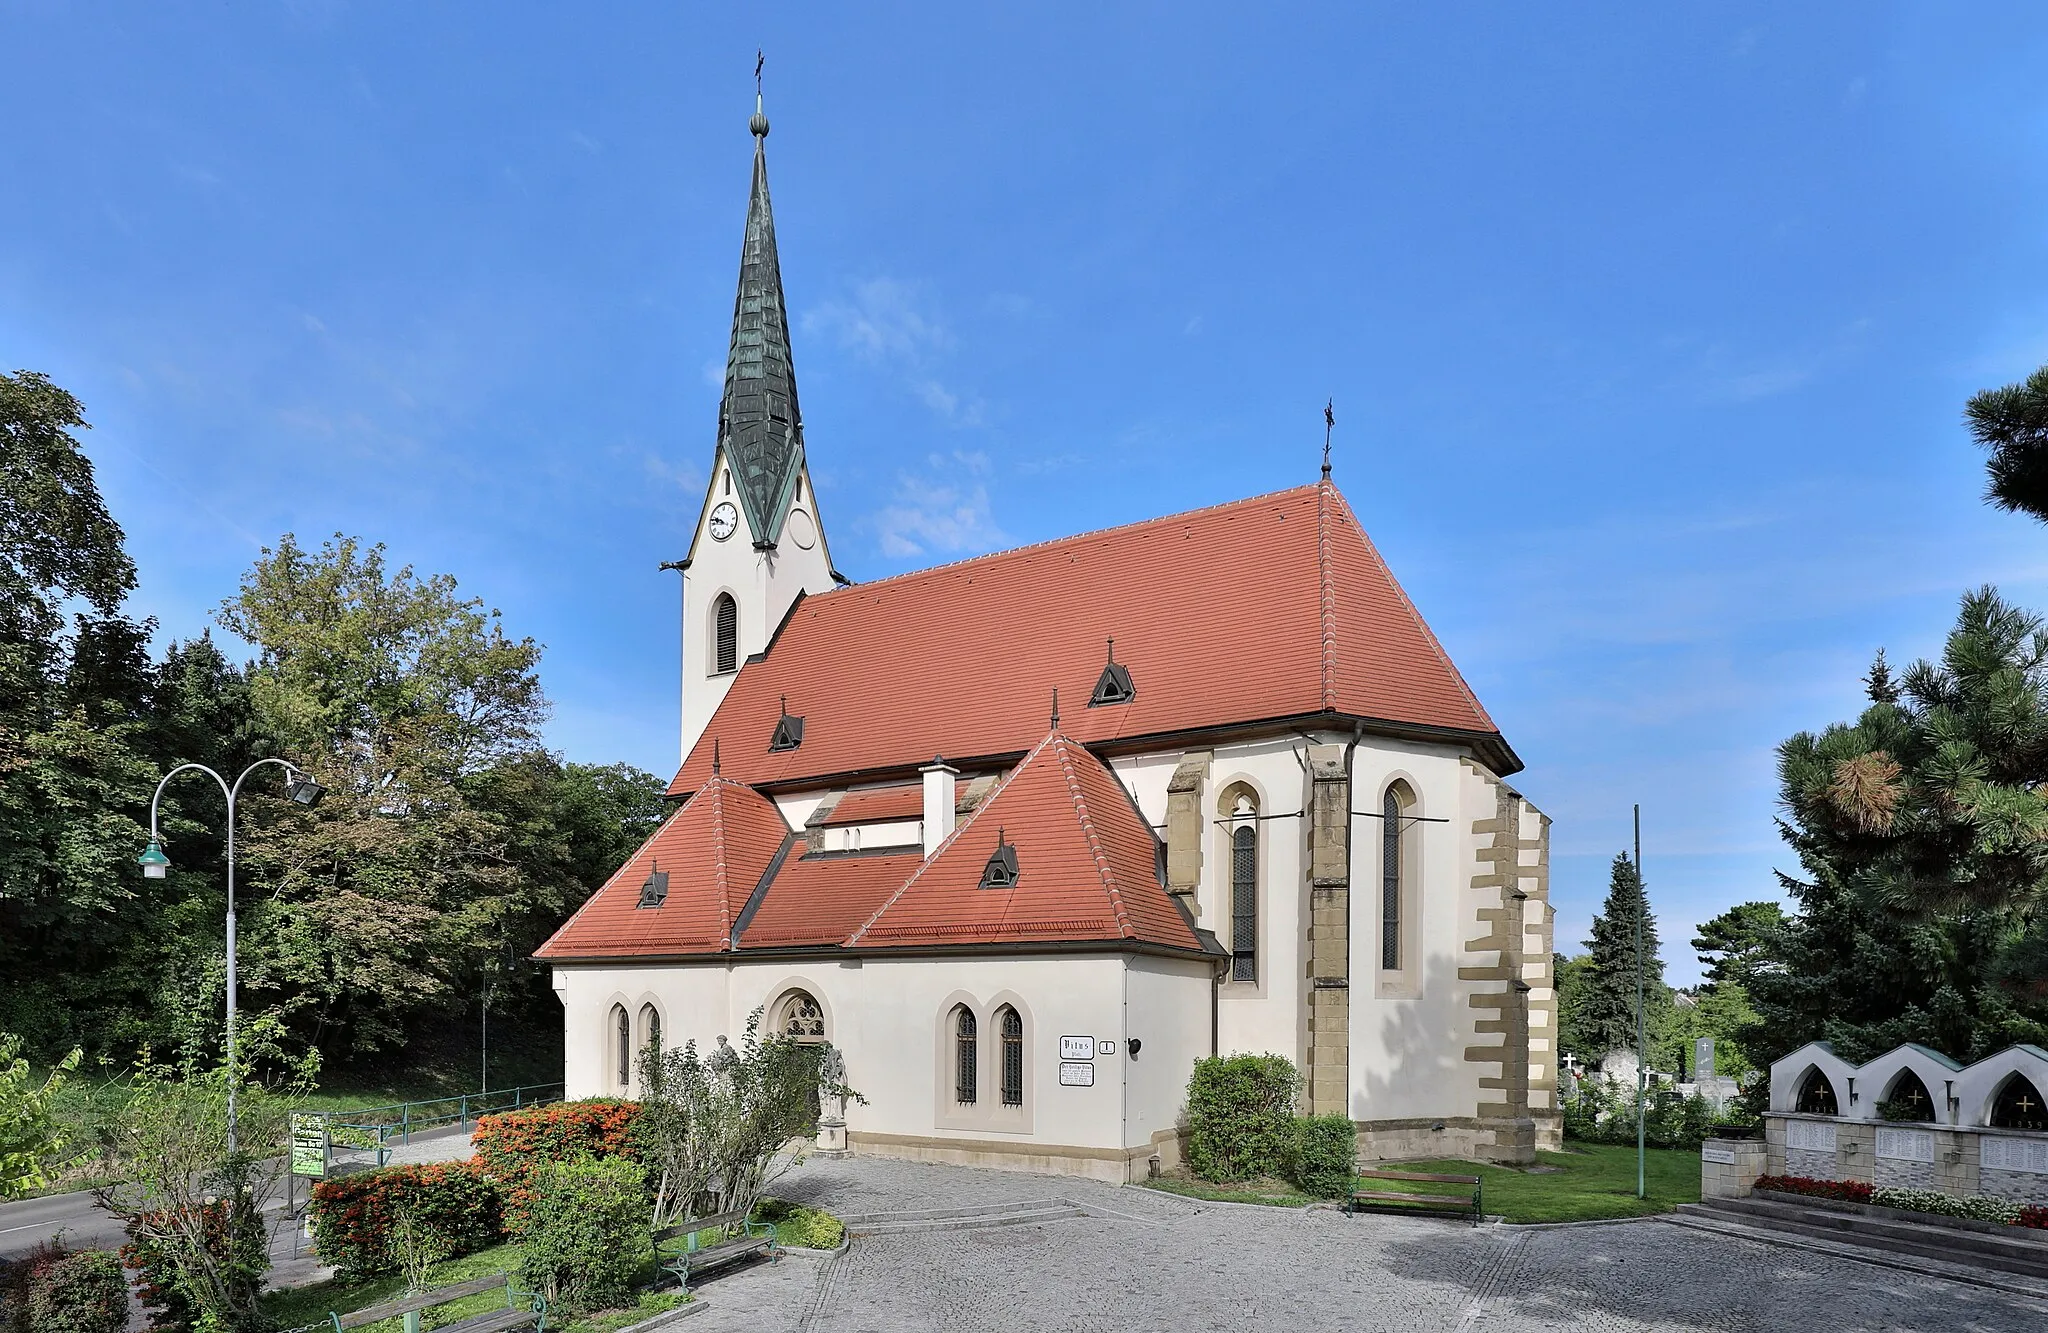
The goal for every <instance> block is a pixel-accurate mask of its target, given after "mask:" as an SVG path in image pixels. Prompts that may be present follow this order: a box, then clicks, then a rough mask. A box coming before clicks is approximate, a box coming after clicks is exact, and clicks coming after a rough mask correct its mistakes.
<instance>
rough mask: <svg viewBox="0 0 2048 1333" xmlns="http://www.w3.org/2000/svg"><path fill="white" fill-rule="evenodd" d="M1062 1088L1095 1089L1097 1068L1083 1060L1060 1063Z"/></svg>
mask: <svg viewBox="0 0 2048 1333" xmlns="http://www.w3.org/2000/svg"><path fill="white" fill-rule="evenodd" d="M1060 1086H1061V1087H1063V1088H1092V1087H1094V1086H1095V1066H1094V1065H1092V1064H1088V1063H1086V1062H1085V1061H1081V1060H1062V1061H1060Z"/></svg>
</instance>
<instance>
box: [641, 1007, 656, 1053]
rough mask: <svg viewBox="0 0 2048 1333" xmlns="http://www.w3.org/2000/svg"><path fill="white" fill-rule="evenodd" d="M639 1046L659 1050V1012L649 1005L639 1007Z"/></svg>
mask: <svg viewBox="0 0 2048 1333" xmlns="http://www.w3.org/2000/svg"><path fill="white" fill-rule="evenodd" d="M640 1038H641V1041H640V1044H641V1045H643V1046H652V1047H653V1048H654V1049H655V1050H657V1051H659V1050H660V1049H661V1011H660V1010H659V1009H656V1008H655V1007H654V1006H653V1005H651V1004H643V1005H641V1006H640Z"/></svg>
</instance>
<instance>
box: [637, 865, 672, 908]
mask: <svg viewBox="0 0 2048 1333" xmlns="http://www.w3.org/2000/svg"><path fill="white" fill-rule="evenodd" d="M667 901H668V871H666V870H663V869H662V868H661V862H659V861H656V862H655V863H654V872H653V873H652V874H650V875H648V877H647V882H646V883H645V884H642V885H641V886H640V906H642V907H659V906H661V905H662V904H663V903H665V902H667Z"/></svg>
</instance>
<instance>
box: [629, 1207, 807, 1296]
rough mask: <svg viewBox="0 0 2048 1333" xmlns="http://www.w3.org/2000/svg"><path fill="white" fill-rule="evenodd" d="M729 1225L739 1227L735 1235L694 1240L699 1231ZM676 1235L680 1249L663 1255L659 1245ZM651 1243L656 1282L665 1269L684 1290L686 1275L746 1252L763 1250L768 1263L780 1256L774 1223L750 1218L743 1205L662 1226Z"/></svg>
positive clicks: (735, 1259) (736, 1258)
mask: <svg viewBox="0 0 2048 1333" xmlns="http://www.w3.org/2000/svg"><path fill="white" fill-rule="evenodd" d="M733 1227H738V1228H739V1229H740V1230H739V1234H738V1235H736V1236H729V1237H726V1238H725V1239H722V1240H716V1241H713V1242H712V1243H711V1244H709V1245H704V1244H700V1243H699V1242H698V1239H697V1237H698V1236H699V1235H700V1234H701V1233H703V1232H706V1231H717V1232H719V1233H721V1234H722V1233H724V1232H725V1231H727V1230H729V1229H731V1228H733ZM678 1238H681V1240H682V1242H683V1248H682V1250H680V1251H679V1252H677V1253H675V1254H673V1255H670V1256H668V1257H667V1258H664V1257H663V1256H662V1253H661V1247H662V1246H663V1245H666V1244H668V1243H670V1242H672V1241H674V1240H676V1239H678ZM652 1243H653V1246H654V1267H655V1270H656V1277H655V1282H656V1284H657V1285H659V1283H660V1281H661V1278H660V1274H662V1273H667V1274H669V1275H671V1276H673V1277H674V1278H675V1280H676V1283H677V1285H679V1286H680V1287H681V1288H682V1289H683V1290H684V1291H688V1290H689V1289H690V1279H691V1278H692V1277H694V1276H696V1275H697V1274H699V1273H708V1272H710V1271H711V1270H713V1269H715V1268H723V1267H725V1266H726V1265H727V1264H731V1263H736V1262H738V1261H739V1260H741V1259H744V1258H747V1257H748V1256H749V1255H754V1254H765V1255H767V1256H768V1260H769V1262H770V1263H773V1262H774V1261H775V1260H777V1259H780V1258H781V1257H782V1246H781V1245H780V1244H779V1243H777V1241H776V1237H775V1225H774V1224H773V1223H772V1222H756V1221H754V1220H753V1219H752V1218H751V1217H750V1216H748V1214H747V1210H746V1209H744V1208H735V1209H733V1210H732V1211H731V1212H728V1213H718V1214H716V1215H714V1216H711V1217H693V1218H690V1219H689V1220H687V1221H684V1222H678V1223H677V1224H676V1225H674V1226H672V1227H662V1228H660V1229H659V1230H657V1231H655V1232H654V1233H653V1242H652Z"/></svg>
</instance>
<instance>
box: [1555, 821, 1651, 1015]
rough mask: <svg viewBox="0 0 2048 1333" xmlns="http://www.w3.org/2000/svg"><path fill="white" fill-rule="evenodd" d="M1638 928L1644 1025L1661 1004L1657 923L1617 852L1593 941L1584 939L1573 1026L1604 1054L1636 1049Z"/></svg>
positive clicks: (1630, 866) (1631, 867)
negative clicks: (1638, 928)
mask: <svg viewBox="0 0 2048 1333" xmlns="http://www.w3.org/2000/svg"><path fill="white" fill-rule="evenodd" d="M1638 920H1640V921H1641V922H1642V928H1643V942H1642V968H1643V987H1642V995H1643V1007H1644V1010H1645V1013H1646V1016H1647V1019H1648V1021H1649V1024H1650V1026H1652V1027H1654V1026H1655V1021H1656V1017H1657V1015H1658V1013H1659V1012H1660V1011H1661V1010H1662V1008H1663V1006H1664V1004H1665V1003H1666V1002H1667V998H1668V992H1667V991H1666V990H1665V987H1664V963H1663V960H1662V959H1661V958H1660V957H1659V956H1658V952H1657V923H1656V920H1655V918H1654V917H1652V916H1651V915H1650V902H1649V898H1648V897H1647V896H1646V895H1645V894H1644V892H1643V880H1642V876H1641V875H1639V874H1637V873H1636V866H1635V862H1633V861H1631V860H1630V859H1629V856H1628V853H1626V852H1623V853H1622V854H1621V855H1619V856H1617V857H1615V858H1614V868H1613V871H1612V873H1611V876H1610V878H1609V880H1608V886H1607V901H1606V902H1605V903H1603V904H1602V905H1601V908H1600V915H1598V916H1596V917H1594V918H1593V938H1591V939H1590V940H1587V941H1586V948H1587V950H1588V951H1589V966H1588V967H1587V970H1586V973H1587V974H1586V977H1585V981H1584V989H1583V990H1582V991H1581V992H1580V996H1581V998H1580V1001H1579V1004H1578V1006H1577V1008H1578V1012H1577V1014H1575V1015H1574V1023H1575V1026H1576V1029H1577V1031H1578V1032H1579V1034H1580V1040H1581V1041H1582V1042H1584V1043H1585V1044H1586V1045H1587V1046H1588V1047H1589V1048H1590V1049H1591V1050H1594V1051H1598V1052H1601V1053H1603V1054H1604V1053H1605V1052H1607V1051H1614V1050H1631V1051H1632V1050H1634V1049H1635V1045H1636V923H1637V921H1638Z"/></svg>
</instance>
